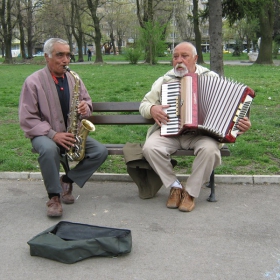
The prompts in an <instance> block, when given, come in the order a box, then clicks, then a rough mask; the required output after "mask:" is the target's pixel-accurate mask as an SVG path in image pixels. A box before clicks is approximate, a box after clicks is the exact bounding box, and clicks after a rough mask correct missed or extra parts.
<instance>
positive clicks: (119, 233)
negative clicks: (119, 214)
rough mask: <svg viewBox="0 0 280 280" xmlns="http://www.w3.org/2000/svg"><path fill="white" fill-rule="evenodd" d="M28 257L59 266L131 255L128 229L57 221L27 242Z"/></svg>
mask: <svg viewBox="0 0 280 280" xmlns="http://www.w3.org/2000/svg"><path fill="white" fill-rule="evenodd" d="M27 244H28V245H29V246H30V255H31V256H38V257H43V258H47V259H51V260H55V261H59V262H62V263H68V264H71V263H75V262H78V261H81V260H83V259H87V258H90V257H93V256H99V257H115V256H120V255H123V254H127V253H130V252H131V247H132V237H131V231H130V230H128V229H117V228H109V227H100V226H93V225H87V224H79V223H71V222H66V221H61V222H59V223H58V224H56V225H54V226H52V227H50V228H48V229H47V230H45V231H43V232H41V233H39V234H38V235H36V236H34V237H33V238H32V239H30V240H29V241H28V242H27Z"/></svg>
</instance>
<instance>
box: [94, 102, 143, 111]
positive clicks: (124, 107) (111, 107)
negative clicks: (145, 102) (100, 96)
mask: <svg viewBox="0 0 280 280" xmlns="http://www.w3.org/2000/svg"><path fill="white" fill-rule="evenodd" d="M139 105H140V102H93V103H92V107H93V112H139Z"/></svg>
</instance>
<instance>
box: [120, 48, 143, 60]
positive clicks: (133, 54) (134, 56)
mask: <svg viewBox="0 0 280 280" xmlns="http://www.w3.org/2000/svg"><path fill="white" fill-rule="evenodd" d="M141 55H142V51H141V50H140V49H139V48H127V49H125V52H124V56H125V59H126V60H128V61H129V62H130V63H131V64H137V63H138V61H139V59H140V57H141Z"/></svg>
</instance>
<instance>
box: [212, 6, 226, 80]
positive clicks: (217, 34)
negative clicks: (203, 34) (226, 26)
mask: <svg viewBox="0 0 280 280" xmlns="http://www.w3.org/2000/svg"><path fill="white" fill-rule="evenodd" d="M209 37H210V69H211V70H212V71H215V72H216V73H218V74H219V75H221V76H223V75H224V65H223V45H222V0H211V1H209Z"/></svg>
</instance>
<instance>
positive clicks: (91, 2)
mask: <svg viewBox="0 0 280 280" xmlns="http://www.w3.org/2000/svg"><path fill="white" fill-rule="evenodd" d="M87 4H88V8H89V11H90V15H91V18H92V21H93V27H94V31H95V36H94V43H95V50H96V54H95V61H94V63H103V58H102V53H101V38H102V35H101V29H100V18H99V17H98V16H97V8H98V5H99V0H87Z"/></svg>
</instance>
